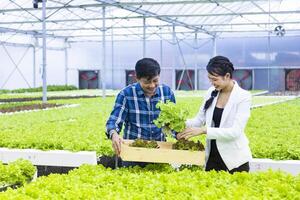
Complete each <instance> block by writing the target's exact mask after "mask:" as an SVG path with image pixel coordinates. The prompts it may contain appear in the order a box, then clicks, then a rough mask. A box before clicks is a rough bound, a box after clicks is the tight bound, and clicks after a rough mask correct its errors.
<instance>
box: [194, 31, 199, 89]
mask: <svg viewBox="0 0 300 200" xmlns="http://www.w3.org/2000/svg"><path fill="white" fill-rule="evenodd" d="M194 44H195V47H196V48H194V54H195V67H194V69H195V81H194V84H195V87H194V89H195V90H198V48H197V47H198V33H197V32H195V39H194Z"/></svg>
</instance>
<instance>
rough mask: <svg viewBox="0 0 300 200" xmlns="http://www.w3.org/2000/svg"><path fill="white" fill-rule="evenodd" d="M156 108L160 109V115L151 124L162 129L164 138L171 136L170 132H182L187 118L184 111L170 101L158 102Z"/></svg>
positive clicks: (186, 113)
mask: <svg viewBox="0 0 300 200" xmlns="http://www.w3.org/2000/svg"><path fill="white" fill-rule="evenodd" d="M156 107H157V108H158V109H160V114H159V116H158V118H157V119H156V120H154V121H153V122H154V124H155V125H156V126H157V127H158V128H162V131H163V133H164V134H165V135H166V136H171V135H172V131H176V132H182V131H183V130H184V129H185V128H186V126H185V121H186V119H187V116H188V111H187V110H186V109H184V108H183V107H181V106H179V105H178V104H175V103H173V102H171V101H167V102H166V103H164V102H162V101H161V102H158V103H157V104H156Z"/></svg>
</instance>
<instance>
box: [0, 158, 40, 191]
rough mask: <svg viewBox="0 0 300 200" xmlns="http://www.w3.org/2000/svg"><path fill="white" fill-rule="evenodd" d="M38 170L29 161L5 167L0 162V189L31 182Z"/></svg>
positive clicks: (17, 161) (17, 162) (20, 160)
mask: <svg viewBox="0 0 300 200" xmlns="http://www.w3.org/2000/svg"><path fill="white" fill-rule="evenodd" d="M35 171H36V168H35V167H34V166H33V165H32V164H31V162H29V161H27V160H22V159H19V160H16V161H14V162H11V163H9V164H8V165H4V164H2V163H1V162H0V188H1V187H3V186H8V185H18V186H21V185H24V184H25V183H27V182H28V181H31V179H32V178H33V175H34V173H35Z"/></svg>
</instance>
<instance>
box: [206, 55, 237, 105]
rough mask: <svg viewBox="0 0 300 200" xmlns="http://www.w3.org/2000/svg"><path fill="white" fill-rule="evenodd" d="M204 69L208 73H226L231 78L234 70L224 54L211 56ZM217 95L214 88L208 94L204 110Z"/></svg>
mask: <svg viewBox="0 0 300 200" xmlns="http://www.w3.org/2000/svg"><path fill="white" fill-rule="evenodd" d="M206 70H207V72H208V73H209V74H212V75H218V76H225V75H226V74H227V73H229V74H230V78H232V72H233V71H234V68H233V64H232V63H231V62H230V60H229V59H228V58H226V57H224V56H215V57H213V58H211V59H210V60H209V62H208V64H207V66H206ZM217 95H218V90H214V91H212V92H211V94H210V98H209V99H208V100H207V101H206V102H205V104H204V111H206V110H207V109H208V108H209V106H210V105H211V104H212V102H213V100H214V98H215V97H216V96H217Z"/></svg>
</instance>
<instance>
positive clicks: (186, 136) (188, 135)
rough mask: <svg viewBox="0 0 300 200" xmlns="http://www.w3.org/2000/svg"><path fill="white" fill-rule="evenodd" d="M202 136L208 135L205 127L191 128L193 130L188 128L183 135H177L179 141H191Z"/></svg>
mask: <svg viewBox="0 0 300 200" xmlns="http://www.w3.org/2000/svg"><path fill="white" fill-rule="evenodd" d="M201 134H206V128H205V127H201V128H198V127H191V128H186V129H185V130H184V131H182V132H181V133H178V134H177V136H176V137H177V139H181V138H184V139H186V140H187V139H189V138H191V137H194V136H197V135H201Z"/></svg>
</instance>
